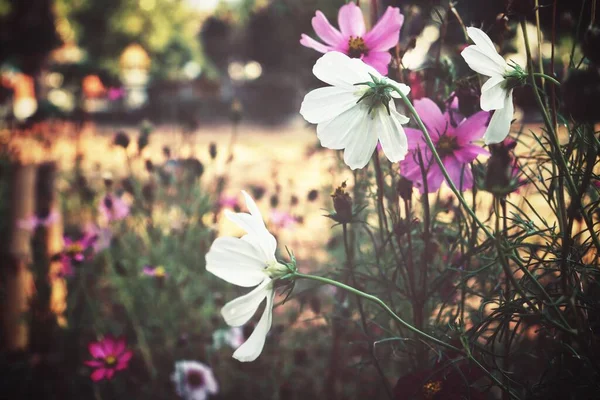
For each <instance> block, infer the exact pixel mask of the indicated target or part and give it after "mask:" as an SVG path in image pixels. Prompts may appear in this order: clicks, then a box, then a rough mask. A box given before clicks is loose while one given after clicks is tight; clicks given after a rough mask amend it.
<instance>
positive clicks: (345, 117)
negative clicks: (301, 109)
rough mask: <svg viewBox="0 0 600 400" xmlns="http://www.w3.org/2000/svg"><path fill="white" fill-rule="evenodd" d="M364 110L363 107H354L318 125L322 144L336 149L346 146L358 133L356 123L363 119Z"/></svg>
mask: <svg viewBox="0 0 600 400" xmlns="http://www.w3.org/2000/svg"><path fill="white" fill-rule="evenodd" d="M364 112H365V109H364V108H363V107H352V108H351V109H349V110H347V111H345V112H343V113H341V114H340V115H338V116H337V117H335V118H333V119H331V120H329V121H325V122H321V123H320V124H319V125H317V137H318V138H319V140H320V141H321V146H323V147H326V148H328V149H334V150H340V149H343V148H345V147H346V146H347V145H348V143H349V142H350V138H351V136H352V135H353V134H355V133H356V125H357V124H359V123H360V122H361V120H362V119H363V117H364V115H363V114H364ZM359 134H360V133H359Z"/></svg>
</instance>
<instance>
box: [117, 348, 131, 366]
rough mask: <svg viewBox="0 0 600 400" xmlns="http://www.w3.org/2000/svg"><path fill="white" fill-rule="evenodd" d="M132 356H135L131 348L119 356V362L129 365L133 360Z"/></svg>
mask: <svg viewBox="0 0 600 400" xmlns="http://www.w3.org/2000/svg"><path fill="white" fill-rule="evenodd" d="M131 357H133V352H132V351H131V350H129V351H126V352H125V353H123V355H122V356H120V357H119V360H118V361H119V364H125V365H127V363H128V362H129V360H131Z"/></svg>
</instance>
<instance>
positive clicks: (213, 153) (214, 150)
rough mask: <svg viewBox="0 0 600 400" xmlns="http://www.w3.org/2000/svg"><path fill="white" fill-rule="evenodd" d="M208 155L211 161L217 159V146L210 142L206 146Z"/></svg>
mask: <svg viewBox="0 0 600 400" xmlns="http://www.w3.org/2000/svg"><path fill="white" fill-rule="evenodd" d="M208 154H210V158H211V159H213V160H214V159H215V158H217V144H216V143H215V142H210V144H209V145H208Z"/></svg>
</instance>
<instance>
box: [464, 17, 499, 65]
mask: <svg viewBox="0 0 600 400" xmlns="http://www.w3.org/2000/svg"><path fill="white" fill-rule="evenodd" d="M467 33H468V35H469V37H470V38H471V40H472V41H473V43H475V45H476V46H477V47H479V48H480V49H481V50H482V51H483V52H484V53H485V54H486V55H487V56H488V57H489V58H490V59H491V60H492V61H493V62H494V63H495V64H496V65H498V66H500V67H502V68H503V70H505V69H506V61H505V60H504V58H502V56H501V55H500V54H498V52H497V51H496V46H494V43H493V42H492V40H491V39H490V37H489V36H488V35H487V34H486V33H485V32H484V31H482V30H481V29H478V28H474V27H472V26H471V27H468V28H467ZM503 73H504V71H503Z"/></svg>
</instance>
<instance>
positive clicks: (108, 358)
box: [85, 336, 133, 382]
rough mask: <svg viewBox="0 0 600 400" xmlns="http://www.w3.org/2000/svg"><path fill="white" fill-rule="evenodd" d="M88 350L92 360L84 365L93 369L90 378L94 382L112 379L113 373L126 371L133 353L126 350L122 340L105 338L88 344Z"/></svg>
mask: <svg viewBox="0 0 600 400" xmlns="http://www.w3.org/2000/svg"><path fill="white" fill-rule="evenodd" d="M88 350H89V352H90V354H91V355H92V357H94V360H92V361H86V362H85V365H87V366H88V367H92V368H94V372H92V374H91V375H90V378H91V379H92V380H93V381H94V382H98V381H101V380H103V379H112V377H113V376H114V374H115V372H117V371H121V370H124V369H127V367H128V366H129V360H131V357H132V356H133V352H131V351H130V350H126V343H125V339H124V338H119V339H114V338H112V337H110V336H109V337H106V338H105V339H103V340H100V341H97V342H90V343H89V344H88Z"/></svg>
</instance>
